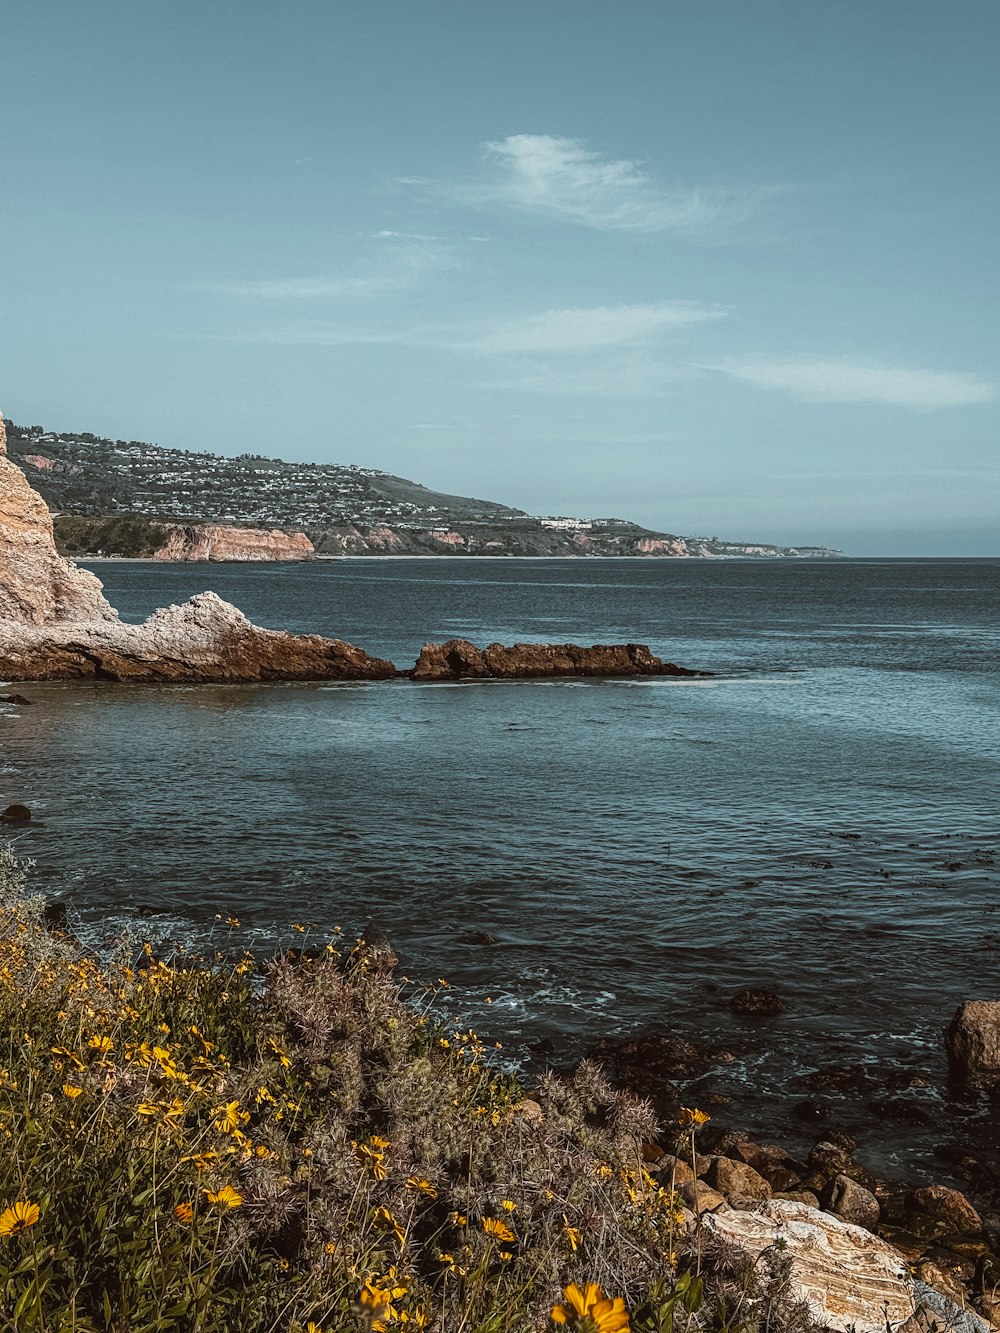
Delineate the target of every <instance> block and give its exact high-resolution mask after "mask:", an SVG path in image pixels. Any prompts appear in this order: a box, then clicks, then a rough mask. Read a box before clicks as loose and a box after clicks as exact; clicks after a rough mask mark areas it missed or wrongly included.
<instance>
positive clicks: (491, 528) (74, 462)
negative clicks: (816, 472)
mask: <svg viewBox="0 0 1000 1333" xmlns="http://www.w3.org/2000/svg"><path fill="white" fill-rule="evenodd" d="M8 447H9V451H10V456H11V457H12V458H13V459H14V461H15V462H16V463H17V464H18V465H19V466H20V467H21V468H23V470H24V472H25V474H26V475H27V477H28V479H29V481H30V482H31V484H32V485H33V486H34V487H35V488H36V489H37V490H38V491H39V492H40V493H41V494H42V496H43V497H44V498H45V500H46V502H47V503H48V505H49V507H50V508H51V509H52V510H53V512H54V514H56V516H57V517H56V535H57V538H58V539H59V541H60V543H61V545H62V547H63V548H64V549H65V550H66V551H68V552H69V553H71V554H81V555H82V554H88V553H90V554H98V553H103V554H118V555H136V556H148V555H151V554H152V552H153V550H154V549H156V548H157V547H158V546H160V545H161V544H162V542H163V540H164V534H165V533H169V531H170V530H171V529H173V528H175V527H177V526H178V525H190V524H198V523H224V524H234V525H237V526H242V527H266V528H283V529H285V530H287V531H303V532H305V533H307V534H308V536H309V537H310V539H311V540H312V542H313V543H314V545H315V548H316V551H317V553H318V554H320V555H360V554H366V553H371V554H386V555H442V554H444V555H447V554H456V555H530V556H562V555H577V556H608V555H618V556H622V555H628V556H632V555H634V556H668V557H681V558H683V557H689V556H709V557H711V556H715V557H720V556H721V557H725V556H760V557H775V556H827V555H833V554H836V552H832V551H828V550H825V549H823V548H818V547H778V546H772V545H768V544H766V543H756V542H754V543H748V542H731V541H720V540H719V539H718V538H717V537H711V538H703V537H679V536H675V535H673V534H669V533H662V532H652V531H650V530H648V529H646V528H642V527H639V526H638V525H637V524H634V523H630V522H628V521H627V520H625V519H616V518H608V519H579V518H538V517H533V516H531V515H529V514H526V513H524V512H523V511H522V510H519V509H514V508H511V507H510V506H509V505H503V504H498V503H496V502H495V501H492V500H479V499H473V498H469V497H466V496H458V495H448V494H445V493H442V492H439V491H432V490H428V489H427V487H425V486H421V485H419V484H418V483H417V482H413V481H408V480H406V479H405V478H403V477H396V476H392V475H391V474H390V473H387V472H380V471H379V470H377V469H375V468H362V467H354V466H346V465H342V464H337V463H322V464H321V463H287V462H284V461H283V460H282V459H278V458H262V457H259V456H257V455H251V454H242V455H240V456H238V457H236V458H229V457H224V456H222V455H219V454H210V453H189V452H187V451H185V450H182V449H165V448H161V447H160V446H158V445H154V444H147V443H144V442H142V441H139V440H108V439H102V438H100V437H98V436H94V435H91V434H89V433H88V432H81V433H70V432H54V431H46V430H45V429H44V428H43V427H41V426H28V427H24V426H16V425H14V424H13V423H9V424H8Z"/></svg>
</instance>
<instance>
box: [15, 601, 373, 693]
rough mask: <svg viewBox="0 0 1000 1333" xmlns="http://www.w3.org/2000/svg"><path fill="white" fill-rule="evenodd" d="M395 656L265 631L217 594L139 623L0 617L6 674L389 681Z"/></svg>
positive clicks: (199, 680) (38, 677)
mask: <svg viewBox="0 0 1000 1333" xmlns="http://www.w3.org/2000/svg"><path fill="white" fill-rule="evenodd" d="M395 675H396V668H395V667H394V666H393V664H392V663H391V662H387V661H385V660H383V659H381V658H377V657H369V655H368V654H367V653H366V652H364V651H363V650H362V649H360V648H355V647H354V645H353V644H350V643H345V642H343V641H342V640H340V639H322V638H320V637H319V636H318V635H315V634H307V635H301V634H286V633H283V632H280V631H275V630H266V629H260V628H258V626H256V625H253V624H251V622H250V621H249V620H247V618H246V616H245V615H243V613H242V612H241V611H238V610H237V609H236V607H235V606H231V605H230V604H229V603H228V602H224V601H223V600H222V598H221V597H218V596H216V594H215V593H214V592H203V593H200V594H199V595H198V596H197V597H192V598H191V600H190V601H188V602H185V603H184V604H183V605H182V606H171V607H167V608H166V609H165V610H161V611H157V612H155V613H154V614H153V615H152V616H150V617H149V619H148V620H146V621H144V622H143V623H142V624H141V625H125V624H122V623H121V622H114V621H113V622H94V623H92V624H87V625H79V624H78V625H65V626H60V625H54V626H45V627H40V628H31V627H27V626H13V625H11V624H10V623H9V622H8V623H7V624H6V625H5V624H4V623H3V622H2V621H0V677H3V678H5V679H7V680H80V679H91V680H117V681H135V682H143V683H155V682H196V683H205V684H235V683H239V682H246V681H267V680H388V679H391V678H393V677H394V676H395Z"/></svg>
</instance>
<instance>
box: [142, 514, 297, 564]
mask: <svg viewBox="0 0 1000 1333" xmlns="http://www.w3.org/2000/svg"><path fill="white" fill-rule="evenodd" d="M313 554H314V548H313V544H312V542H311V541H310V540H309V538H308V537H307V536H306V534H305V533H304V532H291V533H289V532H284V531H282V529H281V528H273V529H272V530H271V531H270V532H268V531H266V530H265V529H264V528H239V527H235V526H233V525H231V524H229V525H226V524H221V523H196V524H188V525H185V526H183V527H175V528H171V529H170V533H169V536H168V537H167V540H166V541H165V542H164V543H163V545H162V546H161V547H159V549H158V550H156V551H154V552H153V556H152V558H153V559H154V560H190V561H203V560H212V561H220V560H274V561H279V560H311V559H312V558H313Z"/></svg>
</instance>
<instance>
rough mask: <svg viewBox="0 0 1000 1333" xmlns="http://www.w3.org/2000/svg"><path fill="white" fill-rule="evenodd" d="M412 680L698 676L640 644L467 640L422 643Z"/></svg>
mask: <svg viewBox="0 0 1000 1333" xmlns="http://www.w3.org/2000/svg"><path fill="white" fill-rule="evenodd" d="M410 674H411V676H412V678H413V680H417V681H435V680H443V681H448V680H532V679H538V678H541V677H546V676H698V675H702V674H705V673H703V672H698V671H689V670H687V669H686V668H685V667H679V666H674V665H673V663H671V662H663V661H661V660H660V658H658V657H654V656H653V654H652V653H651V652H650V651H649V649H648V647H646V645H645V644H641V643H613V644H605V643H595V644H594V645H593V646H592V647H590V648H581V647H580V646H579V645H577V644H575V643H515V644H514V645H513V646H512V647H504V645H503V644H500V643H491V644H490V645H489V646H488V647H486V648H477V647H476V646H475V645H474V644H472V643H470V642H469V640H468V639H449V640H448V642H447V643H425V644H424V646H423V648H421V650H420V656H419V658H418V659H417V664H416V666H415V667H414V668H413V671H412V672H411V673H410Z"/></svg>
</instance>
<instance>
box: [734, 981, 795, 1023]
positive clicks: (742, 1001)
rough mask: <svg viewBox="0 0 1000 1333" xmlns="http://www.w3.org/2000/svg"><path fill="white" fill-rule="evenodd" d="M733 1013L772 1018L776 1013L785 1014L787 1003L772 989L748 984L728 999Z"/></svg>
mask: <svg viewBox="0 0 1000 1333" xmlns="http://www.w3.org/2000/svg"><path fill="white" fill-rule="evenodd" d="M729 1007H730V1009H731V1010H732V1011H733V1013H734V1014H745V1015H747V1016H749V1017H754V1018H773V1017H775V1016H776V1015H777V1014H787V1013H788V1005H787V1004H786V1003H785V1002H784V1000H783V999H782V998H781V996H780V995H777V994H775V992H774V991H773V990H757V989H755V988H754V987H752V986H748V987H747V989H746V990H741V991H740V992H739V993H738V994H737V995H734V996H733V998H732V999H731V1000H730V1001H729Z"/></svg>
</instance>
